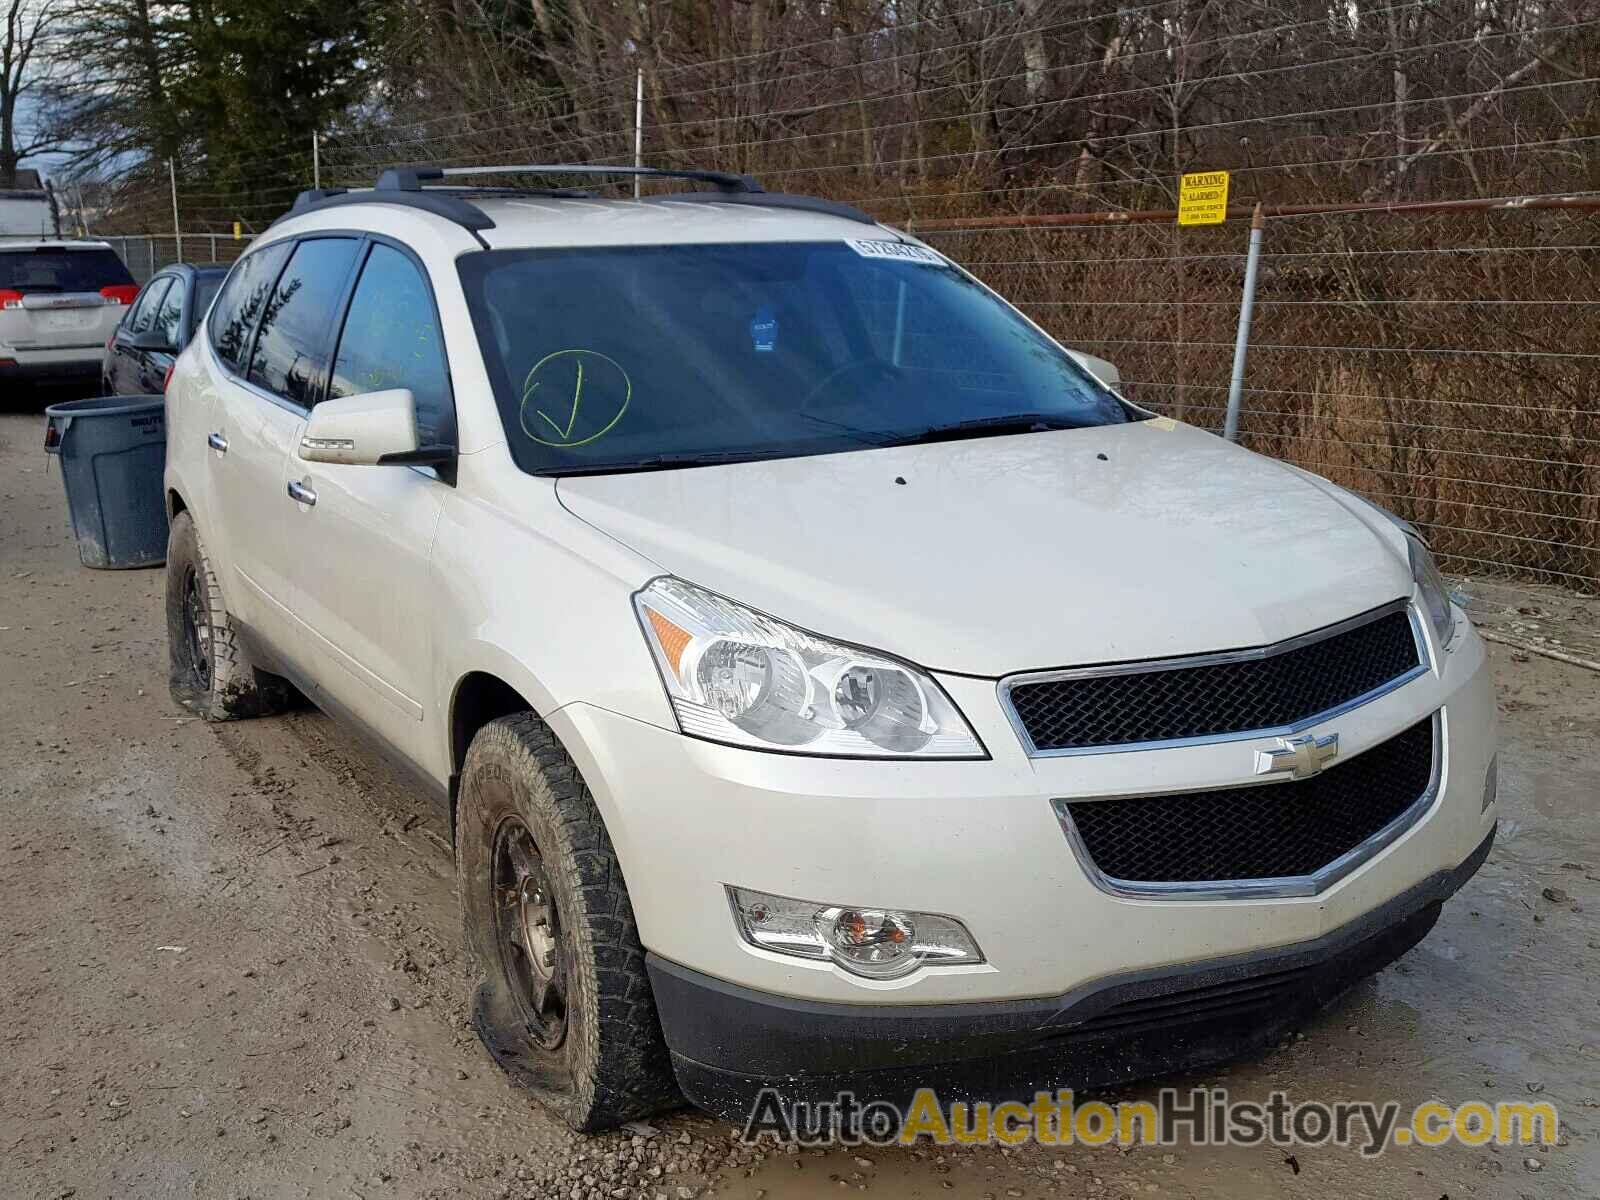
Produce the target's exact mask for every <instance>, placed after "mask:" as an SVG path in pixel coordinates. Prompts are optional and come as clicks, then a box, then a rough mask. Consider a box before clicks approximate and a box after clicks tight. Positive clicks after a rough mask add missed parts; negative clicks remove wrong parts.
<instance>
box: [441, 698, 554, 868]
mask: <svg viewBox="0 0 1600 1200" xmlns="http://www.w3.org/2000/svg"><path fill="white" fill-rule="evenodd" d="M532 710H533V705H531V704H529V703H528V701H527V700H526V699H524V698H523V696H522V694H521V693H520V692H518V691H517V689H516V688H514V687H512V686H511V685H510V684H509V683H507V682H506V681H505V680H503V679H500V678H497V677H496V676H494V675H490V674H489V673H488V672H487V671H473V672H472V673H471V674H469V675H467V676H466V677H465V678H464V679H462V681H461V682H460V683H459V684H457V685H456V696H455V700H454V701H453V702H452V703H451V705H450V832H451V836H452V837H453V836H454V835H455V827H456V785H457V783H458V781H459V780H460V778H461V764H462V763H463V762H465V761H466V757H467V747H468V746H470V745H472V738H473V735H475V734H476V733H477V732H478V730H480V729H482V728H483V727H484V726H485V725H487V724H488V723H489V722H490V721H494V720H498V719H499V718H500V717H508V716H510V715H511V714H512V713H518V712H531V711H532Z"/></svg>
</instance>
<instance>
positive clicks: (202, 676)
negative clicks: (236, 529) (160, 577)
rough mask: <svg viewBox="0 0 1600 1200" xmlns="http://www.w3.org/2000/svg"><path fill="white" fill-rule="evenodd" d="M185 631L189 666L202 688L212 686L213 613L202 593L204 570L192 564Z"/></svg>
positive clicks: (185, 586) (187, 582) (186, 581)
mask: <svg viewBox="0 0 1600 1200" xmlns="http://www.w3.org/2000/svg"><path fill="white" fill-rule="evenodd" d="M183 635H184V643H185V652H186V653H187V654H188V656H189V669H190V670H191V671H192V672H194V676H195V678H196V679H197V680H199V682H200V686H201V687H202V688H208V687H210V686H211V614H210V613H209V612H207V611H206V606H205V602H204V600H203V599H202V598H201V595H200V574H199V572H198V571H196V570H195V569H194V568H193V567H190V568H189V569H188V570H186V571H185V572H184V575H183Z"/></svg>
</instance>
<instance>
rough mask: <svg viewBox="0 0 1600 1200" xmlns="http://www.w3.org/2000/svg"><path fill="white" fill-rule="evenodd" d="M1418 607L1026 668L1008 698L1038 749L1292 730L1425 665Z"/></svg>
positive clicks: (1004, 690) (1033, 749)
mask: <svg viewBox="0 0 1600 1200" xmlns="http://www.w3.org/2000/svg"><path fill="white" fill-rule="evenodd" d="M1425 661H1426V660H1425V658H1424V655H1423V649H1422V645H1421V643H1420V641H1419V638H1418V634H1417V632H1416V629H1415V626H1414V624H1413V622H1412V619H1411V614H1410V611H1409V605H1408V604H1407V603H1406V602H1404V601H1397V602H1395V603H1393V604H1388V605H1385V606H1384V607H1382V608H1380V609H1375V610H1374V611H1372V612H1370V613H1365V614H1363V615H1361V616H1359V617H1356V618H1354V619H1352V620H1350V621H1344V622H1341V623H1340V624H1338V625H1334V626H1329V627H1328V628H1326V629H1322V630H1318V631H1316V632H1314V633H1310V634H1306V635H1304V636H1302V637H1298V638H1293V639H1291V640H1289V641H1286V642H1280V643H1278V644H1276V645H1273V646H1265V647H1260V648H1257V649H1252V650H1242V651H1233V652H1227V653H1223V654H1214V655H1206V656H1203V657H1200V658H1194V659H1168V660H1159V661H1152V662H1142V663H1130V664H1123V665H1118V666H1112V667H1099V668H1085V669H1082V670H1072V671H1056V672H1046V673H1040V674H1034V675H1020V676H1014V677H1012V678H1010V679H1007V680H1003V681H1002V683H1001V698H1002V701H1003V702H1004V703H1005V704H1006V705H1008V706H1009V709H1010V712H1011V714H1012V717H1013V724H1015V725H1016V727H1017V729H1018V731H1019V732H1020V733H1021V734H1022V735H1023V738H1024V741H1025V743H1026V745H1027V747H1028V750H1029V753H1031V754H1052V753H1055V754H1060V753H1075V752H1079V753H1081V752H1084V751H1093V750H1104V749H1107V748H1111V747H1120V746H1132V745H1141V744H1148V743H1151V742H1173V741H1185V740H1204V739H1208V738H1215V737H1227V736H1236V735H1240V734H1252V733H1259V732H1264V731H1269V730H1287V729H1292V728H1295V727H1297V726H1302V725H1304V724H1308V723H1310V722H1312V721H1313V720H1319V719H1322V718H1324V717H1325V716H1327V715H1331V714H1332V713H1333V712H1336V711H1339V710H1341V709H1343V708H1347V707H1350V706H1352V705H1353V704H1355V703H1360V702H1362V701H1364V700H1366V699H1370V698H1372V697H1373V696H1375V695H1377V694H1379V693H1381V692H1382V691H1384V690H1387V689H1388V688H1391V687H1395V686H1398V685H1399V684H1401V683H1404V682H1405V681H1406V680H1408V679H1411V678H1413V677H1414V676H1415V675H1417V674H1420V673H1421V671H1422V669H1423V666H1424V663H1425Z"/></svg>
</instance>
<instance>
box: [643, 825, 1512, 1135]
mask: <svg viewBox="0 0 1600 1200" xmlns="http://www.w3.org/2000/svg"><path fill="white" fill-rule="evenodd" d="M1493 842H1494V832H1493V829H1492V828H1491V830H1490V832H1489V834H1488V836H1486V837H1485V838H1484V839H1483V841H1482V843H1481V844H1480V845H1479V846H1478V848H1477V849H1476V850H1474V851H1473V852H1472V854H1471V855H1470V856H1469V857H1468V858H1467V859H1466V860H1465V861H1464V862H1462V863H1460V864H1459V865H1457V866H1456V867H1454V868H1453V869H1451V870H1447V871H1440V872H1438V873H1436V874H1434V875H1432V876H1430V877H1429V878H1428V879H1426V880H1424V881H1423V882H1422V883H1420V884H1418V885H1416V886H1415V887H1413V888H1411V889H1409V890H1408V891H1406V892H1404V893H1403V894H1402V895H1399V896H1396V897H1394V898H1393V899H1392V900H1389V901H1388V902H1387V903H1385V904H1383V905H1381V906H1379V907H1378V908H1376V909H1374V910H1372V911H1371V912H1369V913H1366V914H1365V915H1363V916H1361V917H1359V918H1357V919H1356V920H1354V921H1351V922H1350V923H1349V924H1347V925H1344V926H1342V927H1340V928H1338V929H1335V930H1333V931H1332V932H1330V933H1327V934H1325V935H1323V936H1322V937H1319V938H1316V939H1314V940H1312V941H1309V942H1303V943H1300V944H1298V945H1294V946H1286V947H1280V948H1277V949H1273V950H1262V951H1253V952H1249V953H1245V954H1238V955H1232V956H1229V957H1227V958H1219V959H1212V960H1208V961H1202V962H1192V963H1185V964H1182V965H1179V966H1176V967H1169V968H1165V969H1162V970H1157V971H1150V970H1145V971H1131V972H1126V973H1123V974H1120V975H1117V976H1113V977H1111V978H1108V979H1103V980H1098V981H1096V982H1093V983H1089V984H1085V985H1083V986H1081V987H1078V988H1074V989H1073V990H1071V991H1070V992H1067V993H1066V994H1064V995H1060V996H1049V997H1044V998H1042V999H1033V1000H1014V1001H1002V1002H998V1003H989V1004H944V1005H894V1004H880V1005H861V1004H854V1005H850V1004H829V1003H823V1002H817V1001H805V1000H795V999H791V998H788V997H784V996H775V995H771V994H766V993H762V992H757V991H754V990H752V989H749V988H743V987H739V986H737V985H735V984H729V983H725V982H723V981H721V980H718V979H713V978H711V977H710V976H708V975H704V974H701V973H700V972H697V971H691V970H689V969H687V968H684V967H681V966H678V965H676V964H674V963H670V962H667V961H665V960H663V959H661V958H659V957H657V956H655V955H651V956H650V957H649V959H648V964H649V969H650V979H651V984H652V986H653V987H654V990H655V997H656V1008H657V1010H658V1012H659V1013H660V1015H661V1024H662V1029H663V1031H664V1033H665V1035H666V1039H667V1045H668V1047H669V1049H670V1050H671V1052H672V1063H673V1068H674V1070H675V1072H676V1073H677V1076H678V1082H679V1084H680V1086H681V1087H682V1088H683V1091H684V1094H685V1095H686V1096H687V1097H688V1098H689V1099H690V1100H692V1101H693V1102H694V1103H695V1104H697V1105H699V1106H700V1107H701V1108H704V1109H707V1110H709V1111H711V1112H713V1113H715V1114H717V1115H718V1116H720V1117H722V1118H724V1119H725V1120H728V1121H732V1122H735V1123H743V1122H744V1121H745V1120H746V1119H747V1118H748V1117H749V1115H750V1113H751V1111H752V1108H753V1105H754V1103H755V1101H756V1099H757V1097H758V1095H759V1094H760V1093H761V1092H762V1091H763V1090H764V1089H771V1090H772V1091H774V1092H775V1093H776V1094H777V1095H778V1096H779V1097H781V1100H782V1102H783V1104H784V1105H785V1106H786V1107H787V1106H788V1105H789V1104H792V1103H796V1102H807V1103H810V1104H817V1103H819V1102H822V1101H831V1100H833V1099H835V1098H836V1097H837V1096H838V1095H839V1094H840V1093H842V1092H849V1093H851V1094H853V1095H854V1096H855V1098H856V1100H857V1101H858V1102H859V1103H862V1104H867V1103H871V1102H874V1101H886V1102H888V1103H891V1104H895V1105H897V1106H900V1107H901V1109H902V1111H904V1108H905V1107H906V1106H907V1105H909V1103H910V1101H911V1098H912V1096H913V1094H914V1093H915V1091H916V1090H917V1089H919V1088H924V1087H931V1088H934V1089H935V1090H936V1091H937V1092H938V1093H939V1097H940V1100H941V1101H942V1102H944V1103H949V1102H950V1101H952V1100H969V1101H970V1100H977V1099H985V1100H994V1101H998V1100H1002V1099H1021V1100H1027V1099H1030V1098H1031V1097H1032V1096H1033V1094H1034V1093H1035V1092H1038V1091H1048V1092H1053V1091H1055V1090H1056V1089H1057V1088H1072V1089H1077V1090H1083V1089H1092V1088H1101V1087H1106V1086H1111V1085H1116V1084H1121V1083H1126V1082H1128V1081H1130V1080H1134V1079H1140V1078H1145V1077H1148V1076H1152V1075H1158V1074H1163V1073H1167V1072H1170V1071H1175V1070H1190V1069H1194V1068H1198V1067H1203V1066H1208V1065H1211V1064H1215V1063H1218V1062H1224V1061H1227V1060H1229V1059H1233V1058H1237V1057H1239V1056H1241V1055H1244V1054H1248V1053H1251V1052H1253V1051H1256V1050H1260V1049H1262V1048H1264V1047H1266V1046H1268V1045H1270V1044H1272V1043H1273V1042H1274V1041H1276V1040H1277V1039H1278V1038H1280V1037H1281V1036H1282V1035H1283V1034H1284V1033H1285V1032H1287V1031H1288V1030H1290V1029H1292V1028H1293V1027H1294V1026H1295V1025H1296V1024H1297V1023H1299V1022H1300V1021H1302V1020H1303V1019H1304V1018H1306V1017H1307V1016H1309V1015H1310V1014H1311V1013H1313V1012H1315V1011H1316V1010H1318V1009H1319V1008H1321V1007H1323V1006H1324V1005H1326V1004H1328V1003H1329V1002H1330V1001H1332V1000H1333V999H1334V998H1335V997H1337V996H1338V995H1339V994H1340V993H1341V992H1342V991H1344V990H1345V989H1346V988H1348V987H1349V986H1350V985H1351V984H1353V983H1355V982H1356V981H1358V980H1359V979H1361V978H1363V977H1365V976H1367V975H1370V974H1372V973H1373V972H1375V971H1377V970H1380V969H1381V968H1383V967H1384V966H1386V965H1388V964H1389V963H1390V962H1393V961H1394V960H1395V959H1396V958H1398V957H1399V956H1400V955H1402V954H1404V953H1405V952H1406V951H1407V950H1409V949H1410V948H1411V947H1412V946H1414V945H1416V943H1417V942H1418V941H1420V940H1421V939H1422V938H1423V936H1424V935H1426V934H1427V932H1428V930H1430V929H1431V928H1432V927H1433V923H1434V921H1436V920H1437V919H1438V916H1439V910H1440V907H1441V906H1442V904H1443V903H1444V901H1445V900H1446V899H1447V898H1448V897H1450V896H1451V895H1452V894H1454V893H1455V892H1456V891H1457V890H1458V889H1459V888H1460V887H1461V886H1462V884H1464V883H1465V882H1466V881H1467V880H1468V879H1470V878H1471V877H1472V875H1473V873H1474V872H1476V871H1477V869H1478V867H1479V866H1480V865H1482V863H1483V860H1484V859H1485V858H1486V857H1487V856H1488V854H1489V849H1490V847H1491V846H1492V844H1493Z"/></svg>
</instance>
